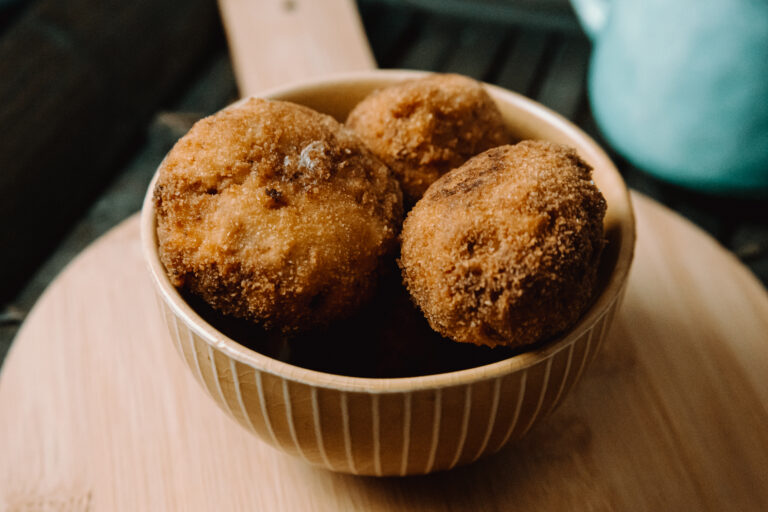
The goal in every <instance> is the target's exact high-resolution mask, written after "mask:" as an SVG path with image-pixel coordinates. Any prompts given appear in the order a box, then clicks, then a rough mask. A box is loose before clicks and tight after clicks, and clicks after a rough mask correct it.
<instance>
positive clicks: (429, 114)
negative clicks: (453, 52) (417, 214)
mask: <svg viewBox="0 0 768 512" xmlns="http://www.w3.org/2000/svg"><path fill="white" fill-rule="evenodd" d="M347 126H349V127H350V128H352V129H353V130H354V131H355V133H357V134H358V135H359V136H360V138H361V139H362V140H363V142H365V144H366V145H367V146H368V147H369V148H371V150H372V151H373V152H374V153H375V154H376V155H377V156H378V157H379V158H381V159H382V160H383V161H384V163H386V164H387V165H388V166H390V167H391V168H392V170H393V171H394V172H395V174H396V176H397V178H398V180H399V181H400V185H401V187H402V189H403V193H404V195H405V198H406V203H407V204H411V205H412V204H413V203H415V202H416V201H417V200H418V199H419V198H420V197H421V196H422V195H423V194H424V191H426V190H427V187H429V186H430V185H431V184H432V183H433V182H434V181H435V180H436V179H438V178H439V177H440V176H442V175H443V174H445V173H446V172H448V171H449V170H451V169H453V168H455V167H458V166H460V165H461V164H463V163H464V162H465V161H466V160H467V159H468V158H470V157H472V156H474V155H477V154H478V153H481V152H483V151H485V150H487V149H490V148H493V147H496V146H500V145H502V144H508V143H510V142H511V138H510V135H509V133H508V132H507V129H506V127H505V125H504V122H503V119H502V116H501V112H500V111H499V109H498V107H497V106H496V103H494V101H493V99H492V98H491V97H490V95H488V93H487V92H486V91H485V89H483V86H482V85H481V84H480V83H479V82H477V81H475V80H472V79H471V78H467V77H464V76H459V75H452V74H434V75H429V76H427V77H425V78H421V79H417V80H411V81H407V82H403V83H401V84H397V85H393V86H390V87H387V88H384V89H381V90H378V91H375V92H373V93H372V94H370V95H369V96H368V97H367V98H365V99H364V100H363V101H361V102H360V103H359V104H358V105H357V106H356V107H355V108H354V109H353V110H352V112H351V113H350V114H349V117H348V118H347Z"/></svg>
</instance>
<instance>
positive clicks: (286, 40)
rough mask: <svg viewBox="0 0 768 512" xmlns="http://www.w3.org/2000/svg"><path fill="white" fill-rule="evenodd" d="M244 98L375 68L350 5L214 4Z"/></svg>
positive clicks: (262, 0) (343, 0)
mask: <svg viewBox="0 0 768 512" xmlns="http://www.w3.org/2000/svg"><path fill="white" fill-rule="evenodd" d="M219 10H220V11H221V15H222V19H223V21H224V26H225V27H226V30H227V38H228V40H229V48H230V53H231V55H232V61H233V63H234V68H235V76H236V78H237V82H238V84H239V86H240V92H241V94H242V95H243V96H249V95H252V94H258V93H259V92H261V91H263V90H265V89H269V88H272V87H275V86H278V85H284V84H287V83H291V82H296V81H299V80H302V79H304V78H307V77H312V76H321V75H325V74H330V73H337V72H343V71H357V70H361V69H371V68H375V67H376V61H375V60H374V58H373V53H371V49H370V47H369V46H368V40H367V39H366V37H365V32H364V31H363V27H362V24H361V22H360V17H359V14H358V12H357V7H356V4H355V2H354V0H322V1H315V0H219Z"/></svg>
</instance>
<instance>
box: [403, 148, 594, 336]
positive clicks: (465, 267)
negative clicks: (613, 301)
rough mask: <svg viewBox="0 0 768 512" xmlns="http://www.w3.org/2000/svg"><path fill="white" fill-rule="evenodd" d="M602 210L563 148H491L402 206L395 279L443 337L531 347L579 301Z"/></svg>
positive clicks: (589, 286)
mask: <svg viewBox="0 0 768 512" xmlns="http://www.w3.org/2000/svg"><path fill="white" fill-rule="evenodd" d="M605 208H606V205H605V199H604V198H603V196H602V194H601V193H600V191H599V190H598V189H597V187H596V186H595V185H594V183H593V182H592V180H591V168H590V167H589V166H588V165H587V164H586V163H584V162H583V161H582V160H581V159H580V158H579V157H578V155H577V154H576V152H575V151H574V150H573V149H570V148H567V147H564V146H559V145H556V144H550V143H545V142H533V141H525V142H521V143H519V144H516V145H514V146H503V147H499V148H495V149H491V150H489V151H486V152H485V153H483V154H481V155H478V156H476V157H474V158H472V159H471V160H469V161H468V162H467V163H465V164H464V165H463V166H461V167H460V168H458V169H456V170H454V171H452V172H450V173H448V174H446V175H445V176H443V177H442V178H441V179H439V180H438V181H436V182H435V183H434V184H433V185H432V186H431V187H430V188H429V190H428V191H427V193H426V194H425V195H424V197H423V198H422V199H421V200H420V201H419V202H418V203H417V204H416V206H415V207H414V208H413V209H412V210H411V211H410V213H409V214H408V217H407V219H406V221H405V223H404V225H403V231H402V235H401V236H402V252H401V259H400V266H401V268H402V273H403V279H404V281H405V284H406V286H407V287H408V289H409V291H410V292H411V295H412V297H413V299H414V301H415V302H416V304H417V305H418V306H419V307H420V308H421V309H422V311H423V312H424V314H425V316H426V317H427V319H428V320H429V323H430V325H431V326H432V328H433V329H435V330H436V331H438V332H440V333H441V334H443V335H445V336H447V337H450V338H452V339H454V340H456V341H460V342H468V343H475V344H478V345H487V346H491V347H493V346H498V345H505V346H509V347H519V346H523V345H528V344H531V343H535V342H537V341H540V340H543V339H546V338H549V337H551V336H553V335H555V334H557V333H559V332H561V331H563V330H564V329H566V328H567V327H569V326H570V325H571V324H573V323H574V322H575V321H576V320H577V319H578V317H579V316H580V315H581V313H582V312H583V311H584V309H585V308H586V306H587V305H588V303H589V301H590V299H591V295H592V291H593V288H594V283H595V279H596V272H597V266H598V262H599V257H600V253H601V251H602V248H603V246H604V244H605V240H604V237H603V217H604V215H605Z"/></svg>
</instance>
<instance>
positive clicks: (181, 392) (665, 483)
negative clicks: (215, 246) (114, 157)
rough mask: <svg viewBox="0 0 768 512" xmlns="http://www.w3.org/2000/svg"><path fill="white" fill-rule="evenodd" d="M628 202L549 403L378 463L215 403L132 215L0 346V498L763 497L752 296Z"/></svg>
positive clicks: (280, 504) (374, 505)
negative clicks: (603, 316)
mask: <svg viewBox="0 0 768 512" xmlns="http://www.w3.org/2000/svg"><path fill="white" fill-rule="evenodd" d="M634 201H635V208H636V213H637V222H638V244H637V256H636V260H635V264H634V267H633V270H632V274H631V278H630V284H629V288H628V293H627V296H626V300H625V304H624V307H623V309H622V310H621V312H620V314H619V316H618V318H617V321H616V324H615V325H614V328H613V330H612V332H611V333H610V336H609V338H608V341H607V343H606V345H605V347H604V350H603V352H602V353H601V354H600V355H599V356H598V359H597V360H596V361H595V364H594V366H593V367H591V368H590V369H589V371H588V372H587V373H586V375H585V377H584V379H583V381H582V382H581V383H580V385H579V386H578V387H577V388H576V389H575V390H574V391H573V393H572V394H571V395H570V396H569V397H567V399H566V400H565V403H564V404H563V406H562V407H561V408H560V409H559V410H558V411H556V412H555V413H554V414H553V415H552V416H551V417H549V418H548V419H546V420H545V421H543V422H542V424H541V425H540V426H538V427H536V428H535V429H534V430H533V431H532V432H531V433H530V435H529V436H528V437H527V438H525V439H524V440H523V441H521V442H519V443H517V444H516V445H513V446H511V447H509V448H507V449H505V450H503V451H502V452H501V453H499V454H498V455H495V456H493V457H491V458H489V459H486V460H483V461H480V462H479V463H476V464H474V465H472V466H469V467H464V468H459V469H456V470H454V471H451V472H448V473H442V474H436V475H432V476H427V477H414V478H389V479H376V478H365V477H353V476H347V475H339V474H334V473H330V472H328V471H325V470H321V469H315V468H312V467H309V466H307V465H305V464H304V463H303V462H301V461H300V460H298V459H294V458H292V457H290V456H287V455H283V454H282V453H279V452H277V451H275V450H273V449H272V448H270V447H269V446H267V445H266V444H264V443H262V442H261V441H259V440H258V439H256V438H255V437H253V436H251V435H250V434H248V433H247V432H246V431H245V430H244V429H242V428H241V427H240V426H239V425H237V424H236V423H234V421H233V420H231V419H230V418H229V417H227V416H226V415H224V414H223V413H222V412H221V411H220V410H218V409H217V407H216V406H215V405H214V403H213V402H212V401H211V399H210V398H209V397H208V396H206V395H205V394H204V392H203V391H202V389H201V388H200V387H199V386H198V385H197V384H196V382H195V381H194V380H193V378H192V376H191V375H190V374H189V372H188V371H187V369H186V368H185V367H184V366H182V363H181V360H180V358H179V356H178V354H177V353H176V352H175V351H174V348H173V345H172V344H171V342H170V340H169V338H168V336H167V335H166V332H165V327H164V326H163V324H162V321H161V319H160V316H159V314H158V311H157V309H156V305H155V303H154V296H153V293H152V289H151V287H150V282H149V278H148V276H147V273H146V272H145V269H144V263H143V261H142V258H141V253H140V249H139V229H138V219H137V218H136V217H133V218H131V219H129V220H127V221H126V222H124V223H123V224H122V225H120V226H118V227H117V228H115V229H114V230H113V231H112V232H110V233H109V234H107V235H106V236H105V237H103V238H102V239H101V240H99V241H97V242H96V243H95V244H94V245H93V246H91V247H90V248H89V249H88V250H86V251H85V252H84V253H83V254H82V255H81V256H79V257H78V258H77V259H76V260H75V261H74V262H73V263H72V264H71V265H70V266H69V267H68V268H67V269H66V270H65V271H64V272H63V273H62V274H61V275H60V276H59V277H58V278H57V279H56V281H54V283H53V284H52V285H51V286H50V288H49V289H48V291H47V292H46V293H45V295H44V296H43V297H42V298H41V300H40V301H39V302H38V304H37V305H36V307H35V308H34V310H33V312H32V313H31V314H30V316H29V318H28V320H27V321H26V323H25V324H24V326H23V327H22V330H21V331H20V333H19V336H18V338H17V339H16V341H15V343H14V345H13V347H12V349H11V352H10V354H9V357H8V359H7V360H6V363H5V367H4V368H3V371H2V374H0V454H2V455H0V510H6V509H8V510H110V511H119V510H126V511H138V510H269V511H273V510H278V511H279V510H297V511H299V510H300V511H305V510H310V511H343V510H374V511H377V510H419V511H424V510H505V511H506V510H533V509H535V510H653V511H659V510H766V509H768V295H766V292H765V290H764V289H763V288H762V286H761V285H760V284H759V283H758V282H757V280H756V279H755V278H754V277H753V276H752V275H751V274H750V272H749V271H748V270H747V269H746V268H745V267H743V266H742V265H741V264H740V263H739V262H738V261H737V260H736V259H735V258H734V257H733V256H732V255H731V254H729V253H728V252H727V251H725V250H724V249H722V248H721V247H720V246H719V245H717V243H716V242H714V241H713V240H712V239H711V238H709V237H708V236H707V235H705V234H704V233H702V232H701V231H699V230H698V229H697V228H695V227H694V226H692V225H691V224H690V223H688V222H687V221H685V220H683V219H682V218H680V217H678V216H677V215H676V214H674V213H672V212H670V211H669V210H667V209H665V208H663V207H661V206H659V205H658V204H656V203H654V202H653V201H651V200H649V199H647V198H645V197H643V196H641V195H638V194H635V195H634ZM4 507H5V508H4Z"/></svg>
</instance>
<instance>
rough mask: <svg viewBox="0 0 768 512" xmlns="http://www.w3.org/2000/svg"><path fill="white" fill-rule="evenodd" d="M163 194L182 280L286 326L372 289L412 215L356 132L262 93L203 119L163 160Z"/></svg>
mask: <svg viewBox="0 0 768 512" xmlns="http://www.w3.org/2000/svg"><path fill="white" fill-rule="evenodd" d="M154 198H155V206H156V211H157V235H158V241H159V252H160V258H161V261H162V262H163V264H164V265H165V268H166V270H167V272H168V275H169V276H170V278H171V280H172V282H173V283H174V285H176V286H177V287H180V288H182V289H183V290H185V291H187V292H191V293H193V294H196V295H199V296H201V297H202V298H203V299H204V300H205V301H206V302H208V303H209V304H211V305H212V306H213V307H214V308H215V309H217V310H219V311H221V312H223V313H225V314H229V315H233V316H236V317H241V318H247V319H250V320H253V321H255V322H257V323H260V324H262V325H263V326H265V327H267V328H279V329H281V330H284V331H298V330H304V329H309V328H312V327H315V326H318V325H324V324H326V323H328V322H330V321H332V320H333V319H335V318H338V317H341V316H345V315H347V314H350V313H351V312H353V311H354V310H355V309H356V308H357V307H358V306H359V305H360V304H361V303H362V302H364V301H365V300H366V299H367V298H368V297H370V295H371V294H372V293H373V288H374V283H375V277H376V272H377V269H378V267H379V264H380V262H381V260H382V259H383V258H385V257H386V256H387V255H391V252H392V251H393V249H394V248H395V246H396V237H397V233H398V230H399V224H400V221H401V219H402V194H401V192H400V189H399V186H398V184H397V181H396V180H395V179H394V177H393V175H392V173H391V171H390V170H389V169H388V168H387V167H386V165H384V164H383V163H382V162H381V161H380V160H379V159H377V158H376V157H375V156H374V155H372V154H371V153H370V151H369V150H368V149H366V148H365V147H364V146H363V145H362V144H361V143H360V141H359V139H357V137H355V136H354V134H353V133H352V132H351V131H349V130H347V129H346V128H344V127H343V126H342V125H340V124H339V123H338V122H336V121H335V120H333V119H332V118H331V117H329V116H326V115H323V114H320V113H318V112H315V111H313V110H311V109H308V108H306V107H302V106H299V105H295V104H291V103H287V102H280V101H267V100H260V99H252V100H249V101H248V102H246V103H244V104H242V105H240V106H238V107H233V108H229V109H226V110H224V111H222V112H219V113H218V114H215V115H213V116H211V117H209V118H206V119H203V120H201V121H200V122H198V123H197V124H195V126H194V127H193V128H192V129H191V130H190V132H189V133H188V134H187V135H185V136H184V137H183V138H182V139H181V140H180V141H179V142H178V143H177V144H176V146H175V147H174V148H173V149H172V150H171V152H170V153H169V154H168V156H167V157H166V159H165V161H164V162H163V164H162V165H161V167H160V171H159V178H158V181H157V186H156V188H155V191H154Z"/></svg>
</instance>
